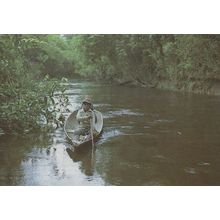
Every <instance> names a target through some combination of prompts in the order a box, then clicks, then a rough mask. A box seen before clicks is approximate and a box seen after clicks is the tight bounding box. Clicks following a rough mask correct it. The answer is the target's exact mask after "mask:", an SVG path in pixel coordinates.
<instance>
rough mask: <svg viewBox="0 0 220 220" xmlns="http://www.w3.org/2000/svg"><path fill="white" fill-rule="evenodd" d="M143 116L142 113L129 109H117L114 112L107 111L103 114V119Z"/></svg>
mask: <svg viewBox="0 0 220 220" xmlns="http://www.w3.org/2000/svg"><path fill="white" fill-rule="evenodd" d="M128 115H129V116H143V115H144V114H143V113H140V112H133V111H131V110H130V109H119V110H116V111H108V112H106V113H104V115H103V118H114V117H117V116H128Z"/></svg>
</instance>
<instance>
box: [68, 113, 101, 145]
mask: <svg viewBox="0 0 220 220" xmlns="http://www.w3.org/2000/svg"><path fill="white" fill-rule="evenodd" d="M77 112H78V110H76V111H74V112H73V113H71V114H70V115H69V116H68V118H67V119H66V121H65V124H64V132H65V134H66V137H67V139H68V140H69V141H70V143H71V144H72V146H73V148H74V149H76V148H81V147H82V146H85V145H89V144H90V146H92V139H91V137H90V138H87V139H86V140H82V141H76V140H74V135H73V132H74V131H75V130H76V129H77V128H78V127H79V123H78V121H77V119H76V115H77ZM93 113H94V116H95V117H93V122H92V123H93V130H95V131H96V132H94V133H95V134H94V137H93V139H94V141H96V140H97V139H98V137H99V136H100V134H101V133H102V129H103V117H102V113H101V112H99V111H97V110H94V111H93ZM71 149H72V148H71Z"/></svg>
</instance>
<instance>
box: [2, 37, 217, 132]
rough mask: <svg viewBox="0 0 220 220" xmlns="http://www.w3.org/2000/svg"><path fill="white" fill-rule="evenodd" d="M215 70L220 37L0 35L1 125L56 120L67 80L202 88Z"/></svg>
mask: <svg viewBox="0 0 220 220" xmlns="http://www.w3.org/2000/svg"><path fill="white" fill-rule="evenodd" d="M219 70H220V36H219V35H102V34H100V35H92V34H90V35H0V83H1V87H0V101H1V107H0V115H1V116H0V127H1V129H3V130H4V132H5V133H10V132H11V131H16V132H24V131H28V130H31V129H36V128H40V127H41V124H42V123H41V121H42V120H44V121H46V122H47V123H49V122H50V121H53V122H56V123H58V122H59V118H60V116H61V115H62V112H63V111H66V110H67V106H68V104H69V103H68V97H66V96H65V84H64V83H63V82H66V80H67V79H66V78H76V77H77V78H78V77H82V78H85V79H89V80H99V81H100V82H109V83H120V84H126V83H127V82H129V83H133V84H135V85H139V86H146V87H159V85H160V82H162V81H168V82H170V83H171V85H173V88H176V89H184V88H188V89H189V88H190V89H191V90H193V89H201V90H203V89H204V92H205V91H207V89H208V88H205V87H207V82H213V81H219V80H220V73H219ZM64 77H65V78H64Z"/></svg>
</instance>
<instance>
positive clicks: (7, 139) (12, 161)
mask: <svg viewBox="0 0 220 220" xmlns="http://www.w3.org/2000/svg"><path fill="white" fill-rule="evenodd" d="M50 139H51V138H50V137H49V136H48V135H47V134H39V133H36V134H29V135H25V136H23V137H21V136H18V135H14V136H11V135H2V136H1V137H0V185H18V184H19V183H21V181H22V179H23V177H24V173H23V171H22V170H21V169H20V165H21V163H22V161H23V160H24V159H25V156H26V155H27V154H28V153H30V152H31V150H32V148H33V146H34V145H39V146H42V147H46V146H48V143H49V142H50Z"/></svg>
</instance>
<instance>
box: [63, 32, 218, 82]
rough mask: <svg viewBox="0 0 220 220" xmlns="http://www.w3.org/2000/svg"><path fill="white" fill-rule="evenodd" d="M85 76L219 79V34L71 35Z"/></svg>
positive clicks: (75, 59) (79, 71)
mask: <svg viewBox="0 0 220 220" xmlns="http://www.w3.org/2000/svg"><path fill="white" fill-rule="evenodd" d="M67 38H68V41H69V43H70V45H71V48H72V51H73V54H74V61H75V66H76V69H77V71H78V73H79V74H80V75H82V76H86V77H90V78H93V79H97V78H98V79H101V80H108V81H109V80H110V81H113V80H117V79H124V80H125V79H132V80H137V81H142V82H147V83H148V82H149V83H151V82H152V81H160V80H161V79H166V80H171V81H174V82H177V81H179V82H180V81H186V82H188V81H189V80H207V79H220V75H219V68H220V37H219V35H77V36H68V37H67Z"/></svg>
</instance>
